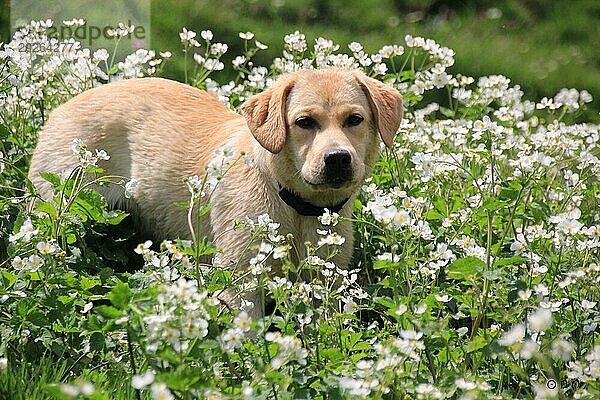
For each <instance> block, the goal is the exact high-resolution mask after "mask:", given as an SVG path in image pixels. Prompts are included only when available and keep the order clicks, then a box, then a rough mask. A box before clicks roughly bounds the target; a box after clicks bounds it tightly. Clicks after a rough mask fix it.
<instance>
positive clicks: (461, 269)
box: [446, 256, 485, 281]
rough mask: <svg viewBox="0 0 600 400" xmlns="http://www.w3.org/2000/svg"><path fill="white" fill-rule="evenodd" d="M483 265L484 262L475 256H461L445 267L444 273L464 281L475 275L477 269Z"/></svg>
mask: <svg viewBox="0 0 600 400" xmlns="http://www.w3.org/2000/svg"><path fill="white" fill-rule="evenodd" d="M484 267H485V263H484V262H483V261H481V260H480V259H479V258H477V257H473V256H469V257H463V258H459V259H458V260H456V261H454V262H453V263H452V264H450V265H449V266H447V267H446V275H448V277H450V278H452V279H456V280H462V281H464V280H468V279H469V278H472V277H474V276H475V275H477V272H478V270H479V269H481V268H484Z"/></svg>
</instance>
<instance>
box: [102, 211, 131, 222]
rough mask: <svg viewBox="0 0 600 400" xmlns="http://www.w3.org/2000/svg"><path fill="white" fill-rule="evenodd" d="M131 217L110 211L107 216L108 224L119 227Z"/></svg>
mask: <svg viewBox="0 0 600 400" xmlns="http://www.w3.org/2000/svg"><path fill="white" fill-rule="evenodd" d="M128 216H129V214H128V213H124V212H120V211H109V213H108V214H107V215H105V218H106V223H107V224H110V225H119V224H120V223H121V221H123V220H124V219H125V218H127V217H128Z"/></svg>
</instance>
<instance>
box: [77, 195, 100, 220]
mask: <svg viewBox="0 0 600 400" xmlns="http://www.w3.org/2000/svg"><path fill="white" fill-rule="evenodd" d="M105 206H106V204H105V203H104V202H103V200H102V197H101V196H100V193H98V192H95V191H93V190H83V191H82V192H81V193H80V194H79V195H78V196H77V198H76V199H75V202H74V203H73V205H72V206H71V212H73V213H74V214H77V215H79V216H80V217H82V219H84V221H85V220H86V219H87V218H92V219H93V220H94V221H96V222H106V218H105V217H104V208H105Z"/></svg>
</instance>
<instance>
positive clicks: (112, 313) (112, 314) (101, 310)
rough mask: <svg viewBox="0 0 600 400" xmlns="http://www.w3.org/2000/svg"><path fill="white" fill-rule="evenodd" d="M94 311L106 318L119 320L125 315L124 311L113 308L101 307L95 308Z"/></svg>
mask: <svg viewBox="0 0 600 400" xmlns="http://www.w3.org/2000/svg"><path fill="white" fill-rule="evenodd" d="M94 311H96V312H97V313H98V314H100V315H102V316H103V317H105V318H111V319H117V318H120V317H121V316H122V315H123V312H122V311H119V310H117V309H116V308H114V307H112V306H107V305H101V306H96V307H94Z"/></svg>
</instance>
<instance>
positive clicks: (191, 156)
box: [29, 69, 402, 315]
mask: <svg viewBox="0 0 600 400" xmlns="http://www.w3.org/2000/svg"><path fill="white" fill-rule="evenodd" d="M242 113H243V116H240V115H238V114H236V113H234V112H232V111H230V110H228V109H227V107H225V106H224V105H223V104H221V103H220V102H219V101H218V100H217V99H216V98H215V97H214V96H212V95H210V94H208V93H206V92H204V91H201V90H198V89H195V88H193V87H190V86H187V85H184V84H181V83H177V82H174V81H169V80H165V79H158V78H143V79H133V80H125V81H119V82H115V83H111V84H108V85H104V86H101V87H99V88H96V89H92V90H89V91H87V92H84V93H82V94H80V95H78V96H76V97H75V98H73V99H72V100H70V101H69V102H67V103H66V104H64V105H62V106H60V107H59V108H57V109H56V110H55V111H54V112H53V113H52V114H51V116H50V119H49V120H48V123H47V124H46V126H45V127H44V129H43V131H42V133H41V135H40V138H39V143H38V146H37V148H36V149H35V152H34V154H33V158H32V162H31V169H30V172H29V177H30V179H31V180H32V182H33V183H34V184H35V186H36V187H37V188H38V189H39V191H40V193H41V194H42V196H44V197H50V196H51V188H50V185H49V184H48V183H47V182H45V181H44V180H43V179H42V178H41V177H40V172H43V171H50V172H60V171H64V170H68V169H69V168H73V166H74V165H76V164H77V158H76V156H75V155H74V154H73V152H72V151H71V143H72V141H73V140H74V139H76V138H79V139H81V140H83V142H84V143H85V144H86V145H87V147H88V149H90V150H93V149H103V150H106V152H107V153H108V154H109V155H110V160H109V161H107V162H106V163H105V164H102V166H103V167H104V168H105V170H106V173H107V174H109V175H119V176H124V177H133V178H135V179H137V180H138V182H139V183H138V186H137V187H136V189H135V192H134V195H133V197H132V198H131V199H125V198H124V196H123V190H122V189H121V188H118V187H116V186H112V187H104V188H100V191H101V192H102V193H103V194H104V196H105V197H106V199H107V201H108V202H109V203H110V204H112V205H115V206H118V207H122V208H125V209H126V210H128V211H130V212H132V214H135V215H136V216H137V218H138V220H139V221H140V222H141V223H142V224H143V227H142V228H145V229H146V230H151V231H152V232H153V234H154V236H155V237H157V238H158V239H165V238H175V237H180V238H189V237H190V233H189V229H188V224H187V211H186V210H185V209H182V208H181V207H177V206H175V203H177V202H185V201H186V200H187V199H188V198H189V192H188V189H187V187H186V185H185V183H184V178H186V177H189V176H193V175H199V176H203V175H204V173H205V167H206V166H207V164H208V163H209V162H210V161H211V159H213V157H214V152H215V150H216V149H219V148H222V147H223V146H225V145H227V146H231V147H232V148H233V149H234V151H235V152H236V153H239V152H240V151H245V152H246V153H247V154H248V155H249V157H250V158H251V159H252V160H253V163H252V164H251V165H246V164H244V163H239V164H237V165H236V166H235V167H234V168H232V170H231V171H230V172H229V173H228V174H227V176H226V177H225V179H224V182H223V184H222V185H219V186H218V187H217V189H216V191H215V193H214V195H213V198H212V209H211V212H210V217H209V220H208V221H206V226H204V227H203V229H204V234H207V233H208V234H209V236H211V237H212V238H213V239H214V241H215V244H216V245H217V246H218V247H219V248H221V249H222V250H223V255H224V257H225V259H226V260H229V261H233V260H237V259H238V257H239V256H240V255H241V253H242V249H244V247H245V245H246V244H247V242H248V240H249V236H248V234H247V233H246V234H244V233H243V232H241V231H240V230H235V231H234V230H232V229H231V228H232V227H233V225H234V223H235V221H238V220H245V218H246V217H247V216H248V217H250V218H252V219H256V217H257V216H258V215H260V214H263V213H268V214H269V215H270V216H271V218H272V219H273V220H275V221H276V222H278V223H280V224H281V226H280V233H282V234H287V233H292V234H293V236H294V240H295V241H296V246H294V247H295V248H296V249H300V250H301V249H303V248H304V243H305V242H306V241H310V242H313V243H316V242H317V241H318V239H319V237H320V236H319V234H318V233H317V229H318V228H323V227H322V226H321V225H320V224H319V222H318V220H317V218H316V217H315V216H317V215H321V214H322V213H323V212H324V208H328V209H330V210H332V211H337V212H339V214H340V215H342V216H345V217H350V215H351V212H352V205H353V199H354V196H355V194H356V192H357V190H358V189H359V187H360V186H361V183H362V182H363V180H364V179H365V178H366V177H368V176H369V174H370V172H371V169H372V167H373V165H374V163H375V161H376V159H377V157H378V154H379V148H380V146H379V138H381V139H382V140H383V142H384V143H385V144H386V145H387V146H389V147H391V146H392V145H393V142H394V137H395V135H396V132H397V130H398V127H399V125H400V122H401V119H402V98H401V96H400V94H399V93H398V91H396V90H395V89H393V88H391V87H389V86H387V85H385V84H383V83H381V82H379V81H377V80H375V79H372V78H369V77H367V76H365V75H364V74H363V73H362V72H358V71H350V70H340V69H329V70H323V71H317V70H301V71H298V72H294V73H291V74H288V75H285V76H282V77H281V78H279V79H278V80H277V82H276V83H275V84H274V85H273V86H272V87H271V88H269V89H267V90H265V91H264V92H262V93H260V94H257V95H255V96H253V97H251V98H250V99H249V100H248V101H247V102H246V103H245V104H244V105H243V106H242ZM335 230H336V231H337V232H338V233H339V234H341V235H342V236H344V237H345V239H346V241H345V243H344V244H343V245H342V246H341V249H340V252H339V254H338V255H337V256H336V258H335V259H334V262H335V263H336V264H337V265H338V266H340V267H345V266H347V265H348V264H349V262H350V258H351V255H352V226H351V223H350V222H342V223H340V224H339V225H338V226H336V227H335ZM299 256H300V257H303V254H299ZM247 257H250V255H248V256H247ZM240 265H244V263H240ZM245 265H248V264H247V262H246V263H245ZM249 300H251V301H254V302H256V300H257V299H256V298H253V297H252V296H250V297H249ZM257 308H259V307H257ZM253 314H254V315H260V311H259V310H256V311H255V312H254V313H253Z"/></svg>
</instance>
